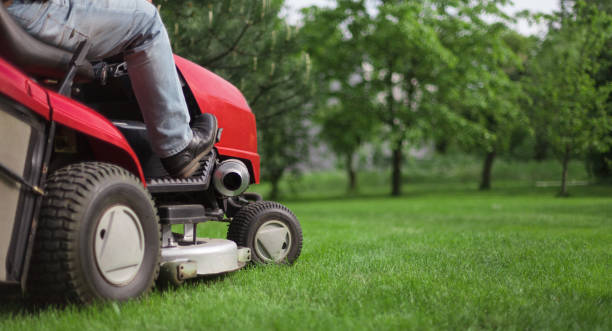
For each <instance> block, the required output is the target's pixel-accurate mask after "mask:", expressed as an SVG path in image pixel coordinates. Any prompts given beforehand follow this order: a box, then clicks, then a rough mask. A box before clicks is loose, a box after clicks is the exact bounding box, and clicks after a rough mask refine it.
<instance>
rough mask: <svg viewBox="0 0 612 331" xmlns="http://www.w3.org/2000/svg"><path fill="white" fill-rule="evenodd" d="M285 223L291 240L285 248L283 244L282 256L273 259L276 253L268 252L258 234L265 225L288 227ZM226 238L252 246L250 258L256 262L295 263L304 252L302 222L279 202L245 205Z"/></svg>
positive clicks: (235, 218)
mask: <svg viewBox="0 0 612 331" xmlns="http://www.w3.org/2000/svg"><path fill="white" fill-rule="evenodd" d="M282 224H284V225H285V227H286V229H287V230H288V233H289V235H290V237H289V240H285V244H286V245H288V247H286V248H284V245H285V244H283V250H282V252H283V253H282V254H280V255H279V259H277V260H272V258H273V255H271V254H267V252H266V251H265V250H264V249H263V248H262V246H261V245H259V244H258V243H257V242H256V235H257V234H258V231H259V230H260V228H261V227H262V226H270V225H275V226H278V227H280V228H282V229H285V228H284V227H283V225H282ZM281 231H282V230H281ZM227 239H229V240H232V241H234V242H236V244H237V245H238V246H242V247H248V248H250V249H251V261H252V262H253V263H255V264H258V263H277V264H292V263H294V262H295V260H297V258H298V257H299V256H300V253H301V252H302V228H301V226H300V223H299V221H298V220H297V218H296V217H295V215H293V213H292V212H291V211H290V210H289V209H288V208H287V207H285V206H283V205H281V204H280V203H277V202H271V201H258V202H254V203H251V204H248V205H246V206H244V207H242V208H241V209H240V210H239V211H238V213H237V214H236V216H234V218H233V219H232V222H231V223H230V225H229V228H228V230H227ZM258 245H259V246H258ZM281 256H282V257H281Z"/></svg>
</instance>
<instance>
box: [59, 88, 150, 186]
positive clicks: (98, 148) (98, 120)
mask: <svg viewBox="0 0 612 331" xmlns="http://www.w3.org/2000/svg"><path fill="white" fill-rule="evenodd" d="M48 93H49V102H51V107H52V108H53V120H54V121H56V122H57V123H59V124H61V125H64V126H66V127H69V128H72V129H74V130H76V131H79V132H82V133H84V134H85V135H87V136H89V137H92V138H95V139H94V140H91V139H90V142H91V145H92V148H93V152H94V154H95V155H96V156H97V158H98V159H100V160H113V161H114V162H115V163H117V164H118V165H120V166H122V167H124V168H126V169H128V170H130V171H131V172H133V173H134V174H135V175H137V176H139V177H140V180H141V181H142V182H143V183H146V181H145V178H144V174H143V172H142V167H141V166H140V161H138V157H137V156H136V154H135V153H134V151H133V150H132V148H131V147H130V145H129V144H128V142H127V140H125V138H124V137H123V134H121V132H120V131H119V130H118V129H117V128H116V127H115V126H114V125H113V124H112V123H111V122H110V121H109V120H107V119H106V118H105V117H104V116H102V115H100V114H98V113H97V112H96V111H95V110H92V109H91V108H88V107H87V106H85V105H82V104H81V103H79V102H76V101H74V100H72V99H69V98H66V97H64V96H63V95H60V94H57V93H55V92H52V91H49V92H48ZM96 140H98V141H102V142H105V143H107V144H110V145H111V146H114V147H115V148H109V146H108V145H106V146H104V145H101V144H99V143H97V142H96Z"/></svg>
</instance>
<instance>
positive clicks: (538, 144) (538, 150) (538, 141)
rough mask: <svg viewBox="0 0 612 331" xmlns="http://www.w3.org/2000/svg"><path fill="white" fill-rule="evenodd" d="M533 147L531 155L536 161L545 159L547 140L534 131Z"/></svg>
mask: <svg viewBox="0 0 612 331" xmlns="http://www.w3.org/2000/svg"><path fill="white" fill-rule="evenodd" d="M533 149H534V153H533V157H534V159H535V160H536V161H538V162H542V161H544V160H546V157H547V156H548V142H547V141H546V139H545V138H544V136H543V134H538V133H536V136H535V146H534V147H533Z"/></svg>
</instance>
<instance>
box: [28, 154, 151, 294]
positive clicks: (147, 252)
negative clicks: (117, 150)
mask: <svg viewBox="0 0 612 331" xmlns="http://www.w3.org/2000/svg"><path fill="white" fill-rule="evenodd" d="M46 190H47V195H46V196H45V199H44V201H43V206H42V209H41V214H40V224H39V225H38V230H37V234H36V239H35V246H34V254H33V257H32V262H31V266H30V273H29V276H28V287H29V288H30V289H31V290H32V292H33V294H34V296H35V297H38V298H41V299H44V300H45V301H49V300H50V301H65V300H69V301H78V302H91V301H94V300H106V299H110V300H126V299H130V298H134V297H137V296H139V295H141V294H143V293H145V292H147V291H149V290H150V289H151V288H152V287H153V285H154V283H155V279H156V278H157V274H158V272H159V258H160V235H159V233H160V231H159V222H158V217H157V212H156V209H155V206H154V204H153V201H152V199H151V196H150V194H149V193H148V192H147V191H146V190H145V189H144V188H143V186H142V184H141V183H140V181H138V180H137V179H136V178H135V177H134V176H133V175H132V174H131V173H130V172H128V171H127V170H125V169H123V168H120V167H118V166H115V165H110V164H105V163H96V162H86V163H78V164H74V165H70V166H68V167H65V168H62V169H59V170H57V171H56V172H55V173H54V174H53V175H52V176H50V178H49V179H48V181H47V185H46Z"/></svg>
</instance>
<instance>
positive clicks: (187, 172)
mask: <svg viewBox="0 0 612 331" xmlns="http://www.w3.org/2000/svg"><path fill="white" fill-rule="evenodd" d="M218 132H219V128H218V127H217V129H216V130H215V136H216V135H217V133H218ZM214 145H215V143H214V142H213V144H212V145H211V146H210V147H208V148H207V149H205V150H203V151H202V153H200V154H198V155H197V156H196V157H194V158H193V160H191V162H189V163H188V164H187V165H186V166H185V168H183V169H182V170H181V171H179V172H178V174H177V175H176V177H178V178H183V179H185V178H189V177H191V175H193V173H194V172H196V170H198V168H199V167H200V160H201V159H202V158H203V157H205V156H206V155H208V153H210V151H211V150H212V149H213V147H214Z"/></svg>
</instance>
